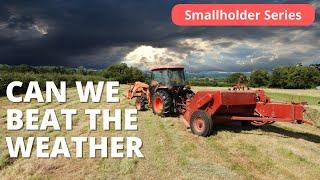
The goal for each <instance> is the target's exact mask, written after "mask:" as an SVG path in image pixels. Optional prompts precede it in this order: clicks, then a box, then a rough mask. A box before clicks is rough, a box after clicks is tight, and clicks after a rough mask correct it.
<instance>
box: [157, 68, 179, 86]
mask: <svg viewBox="0 0 320 180" xmlns="http://www.w3.org/2000/svg"><path fill="white" fill-rule="evenodd" d="M151 79H152V80H155V81H157V82H158V83H159V84H163V85H167V84H170V85H174V86H179V85H184V72H183V70H181V69H164V70H157V71H152V75H151Z"/></svg>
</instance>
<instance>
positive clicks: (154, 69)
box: [151, 66, 184, 71]
mask: <svg viewBox="0 0 320 180" xmlns="http://www.w3.org/2000/svg"><path fill="white" fill-rule="evenodd" d="M162 69H184V67H183V66H155V67H153V68H151V71H156V70H162Z"/></svg>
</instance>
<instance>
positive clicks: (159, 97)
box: [152, 90, 173, 116]
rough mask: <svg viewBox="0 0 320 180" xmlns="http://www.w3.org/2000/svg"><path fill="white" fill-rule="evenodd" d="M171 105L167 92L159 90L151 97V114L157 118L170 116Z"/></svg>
mask: <svg viewBox="0 0 320 180" xmlns="http://www.w3.org/2000/svg"><path fill="white" fill-rule="evenodd" d="M172 104H173V103H172V98H171V96H170V94H169V93H168V92H167V91H164V90H159V91H157V92H156V93H155V94H154V95H153V97H152V110H153V113H155V114H157V115H159V116H168V115H170V113H171V108H172Z"/></svg>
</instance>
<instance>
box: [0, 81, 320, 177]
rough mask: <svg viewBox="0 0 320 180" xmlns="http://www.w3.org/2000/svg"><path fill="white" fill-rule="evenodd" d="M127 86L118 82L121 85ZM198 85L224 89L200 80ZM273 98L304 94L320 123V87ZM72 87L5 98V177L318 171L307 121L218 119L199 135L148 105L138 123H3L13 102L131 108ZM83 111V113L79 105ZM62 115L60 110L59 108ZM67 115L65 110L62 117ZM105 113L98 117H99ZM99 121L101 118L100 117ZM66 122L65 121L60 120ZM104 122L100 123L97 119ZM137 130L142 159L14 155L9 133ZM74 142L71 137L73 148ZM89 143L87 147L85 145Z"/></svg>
mask: <svg viewBox="0 0 320 180" xmlns="http://www.w3.org/2000/svg"><path fill="white" fill-rule="evenodd" d="M125 88H127V86H121V91H123V90H124V89H125ZM193 89H195V90H201V89H220V88H202V87H195V88H193ZM267 93H268V95H270V96H271V98H272V100H277V101H287V100H289V101H290V100H291V98H292V99H293V98H300V100H302V101H308V102H309V104H310V105H308V112H309V110H310V111H312V113H311V114H310V116H312V117H311V119H312V120H313V121H315V122H316V123H319V113H320V108H319V106H320V105H318V104H317V101H320V95H319V91H315V90H298V91H294V90H275V89H267ZM76 96H77V92H76V90H75V89H70V90H69V91H68V99H69V100H68V102H67V103H66V104H60V103H50V104H49V103H47V104H38V103H35V102H33V103H30V104H23V105H21V104H14V103H10V102H8V100H7V99H6V97H1V98H0V107H1V109H0V118H1V121H0V128H1V131H0V137H1V143H0V179H71V178H72V179H116V178H121V179H315V177H320V168H319V167H320V158H319V157H320V129H317V128H316V127H313V126H308V125H297V124H288V123H275V124H272V125H267V126H264V127H262V128H260V129H252V130H251V129H243V128H241V126H239V125H237V124H234V125H230V126H219V127H217V134H216V135H214V136H210V137H208V138H203V137H197V136H195V135H193V134H191V132H190V130H188V129H186V128H185V127H184V125H183V123H182V122H181V119H180V118H178V117H168V118H161V117H158V116H155V115H153V113H152V112H151V111H144V112H139V122H138V126H139V131H137V132H134V131H130V132H128V131H120V132H117V131H107V132H105V131H103V130H97V131H89V128H88V118H87V117H85V116H80V115H78V116H76V118H75V122H74V128H73V131H70V132H66V131H51V130H48V131H44V132H27V131H18V132H12V131H10V132H9V131H7V130H6V109H8V108H20V109H27V108H39V109H40V111H41V110H44V109H49V108H54V109H56V110H59V109H62V108H76V109H79V110H80V111H84V109H87V108H110V109H115V108H127V107H131V106H132V104H133V103H132V102H131V101H129V100H127V99H125V98H123V97H122V99H121V103H120V104H115V105H110V104H106V103H79V102H78V98H76ZM79 114H83V113H79ZM58 118H59V116H58ZM62 119H63V118H62ZM99 120H100V121H101V118H100V119H99ZM98 122H99V121H98ZM63 123H64V122H61V124H62V125H63ZM98 126H99V123H98ZM117 135H118V136H138V137H140V138H141V139H142V140H143V143H144V145H143V148H142V153H143V154H144V156H145V158H144V159H136V158H134V159H126V158H125V159H113V158H88V157H85V158H83V159H77V158H70V159H67V158H62V157H59V158H56V159H38V158H35V157H32V158H29V159H26V158H18V159H10V158H8V152H7V148H6V144H5V140H4V139H5V137H6V136H13V137H15V136H24V137H29V136H50V137H57V136H65V137H72V136H96V137H100V136H117ZM74 149H75V147H74V146H72V145H70V150H71V152H72V151H74ZM87 151H88V149H87V148H85V149H84V152H87Z"/></svg>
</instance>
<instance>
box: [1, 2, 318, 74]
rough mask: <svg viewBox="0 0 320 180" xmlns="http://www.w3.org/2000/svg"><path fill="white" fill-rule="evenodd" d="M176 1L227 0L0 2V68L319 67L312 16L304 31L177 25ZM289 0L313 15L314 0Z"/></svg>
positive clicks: (316, 33) (229, 68) (289, 28)
mask: <svg viewBox="0 0 320 180" xmlns="http://www.w3.org/2000/svg"><path fill="white" fill-rule="evenodd" d="M182 2H190V3H192V2H197V3H200V2H201V3H213V2H220V3H221V2H224V3H226V2H230V3H232V2H233V1H192V2H191V1H163V0H158V1H151V0H139V1H133V0H131V1H128V0H121V1H119V0H113V1H112V0H68V1H65V0H20V1H19V0H13V1H11V0H1V1H0V63H2V64H12V65H13V64H15V65H18V64H29V65H64V66H70V67H77V66H84V67H87V68H96V69H101V68H104V67H106V66H108V65H110V64H114V63H119V62H125V63H127V64H129V65H131V66H137V67H139V68H141V69H143V70H145V69H148V68H149V67H151V66H153V65H156V64H159V65H160V64H162V65H163V64H166V65H167V64H182V65H185V66H186V67H187V69H188V70H191V71H193V72H199V71H251V70H253V69H256V68H265V69H268V70H270V69H272V68H273V67H276V66H279V65H290V64H296V63H300V62H301V63H303V64H305V65H308V64H311V63H320V48H319V47H320V39H319V37H320V23H319V18H318V19H317V20H316V21H317V22H315V23H314V24H313V25H312V26H310V27H281V28H280V27H178V26H175V25H174V24H173V23H172V22H171V14H170V13H171V8H172V7H173V6H174V4H177V3H182ZM234 2H241V1H234ZM243 2H248V1H243ZM259 2H261V3H270V2H271V1H267V0H265V1H259ZM274 2H276V3H286V1H281V0H276V1H274ZM289 2H290V3H312V4H313V5H314V6H316V7H317V16H318V17H319V14H320V11H319V8H320V0H312V1H289Z"/></svg>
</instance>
